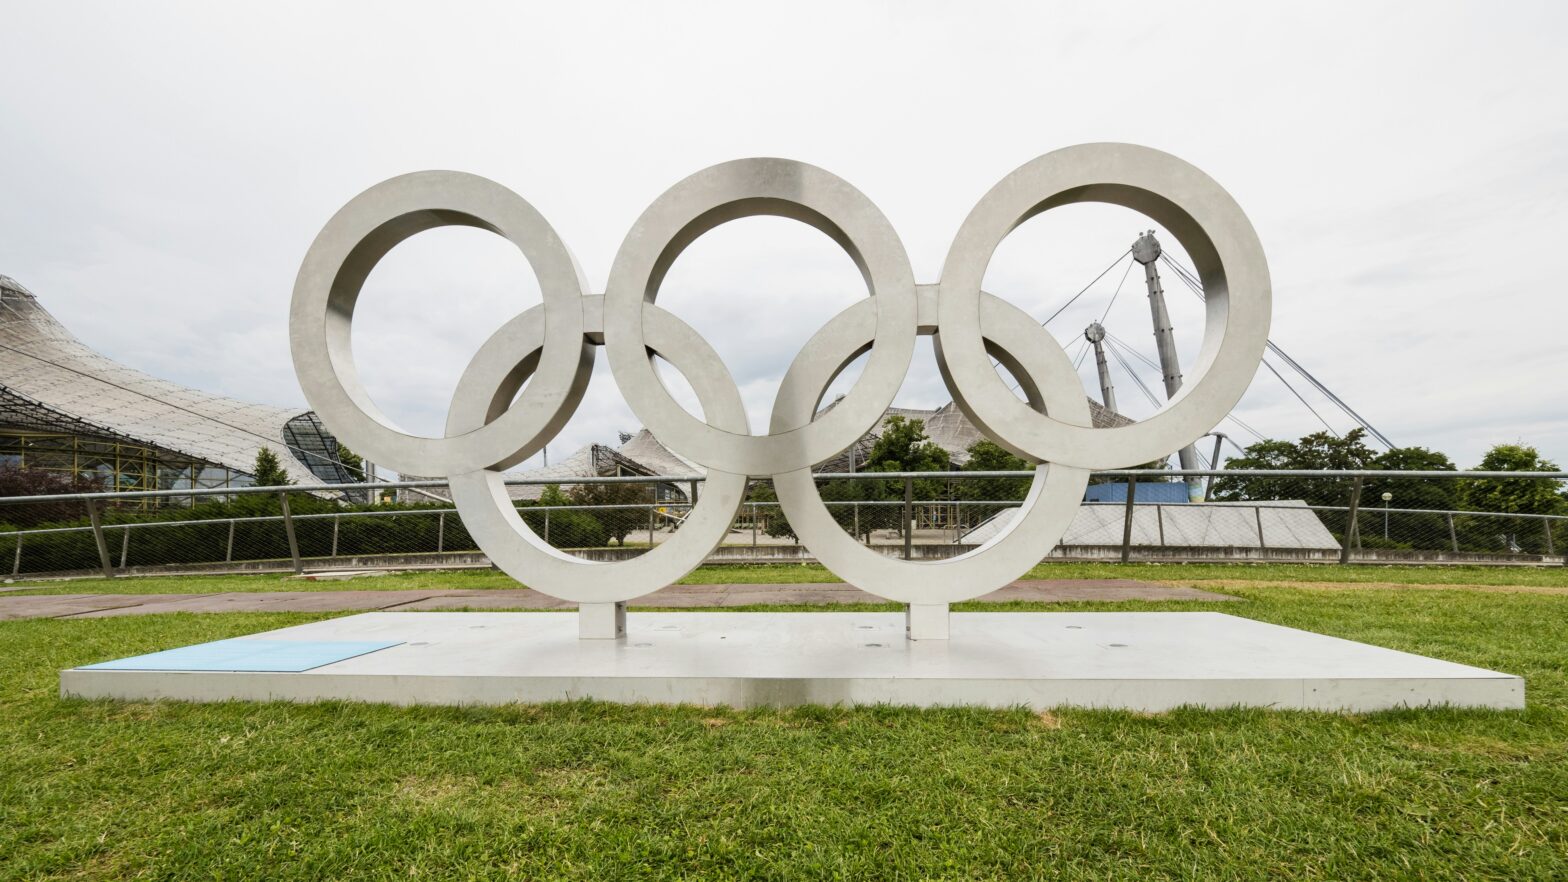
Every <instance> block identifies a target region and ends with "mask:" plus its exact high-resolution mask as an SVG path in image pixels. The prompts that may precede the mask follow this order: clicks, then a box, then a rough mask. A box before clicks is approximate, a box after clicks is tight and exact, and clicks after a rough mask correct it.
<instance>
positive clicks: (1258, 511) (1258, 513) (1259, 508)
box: [1252, 505, 1268, 548]
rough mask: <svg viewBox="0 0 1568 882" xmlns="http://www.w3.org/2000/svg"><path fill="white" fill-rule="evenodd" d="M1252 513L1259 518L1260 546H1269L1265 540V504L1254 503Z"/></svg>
mask: <svg viewBox="0 0 1568 882" xmlns="http://www.w3.org/2000/svg"><path fill="white" fill-rule="evenodd" d="M1252 514H1253V516H1254V517H1256V518H1257V521H1258V547H1259V548H1268V545H1267V544H1266V543H1264V541H1263V506H1261V505H1254V506H1253V507H1252Z"/></svg>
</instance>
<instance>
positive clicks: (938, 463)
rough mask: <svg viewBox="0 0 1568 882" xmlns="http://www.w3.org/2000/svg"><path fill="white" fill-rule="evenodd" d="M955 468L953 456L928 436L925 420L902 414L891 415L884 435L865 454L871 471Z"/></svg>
mask: <svg viewBox="0 0 1568 882" xmlns="http://www.w3.org/2000/svg"><path fill="white" fill-rule="evenodd" d="M952 467H953V460H952V457H950V456H948V454H947V451H946V450H944V449H943V448H942V447H941V445H939V444H937V443H936V442H935V441H932V440H930V438H928V437H927V436H926V424H925V421H924V420H915V419H909V418H908V417H904V416H901V415H894V416H891V417H888V420H887V423H886V424H885V425H884V426H883V427H882V434H880V435H879V436H877V440H876V443H874V444H872V445H871V453H869V454H867V456H866V466H865V469H864V470H865V471H868V472H945V471H947V470H948V469H950V468H952Z"/></svg>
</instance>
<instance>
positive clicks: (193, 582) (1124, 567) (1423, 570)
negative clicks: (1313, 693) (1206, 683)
mask: <svg viewBox="0 0 1568 882" xmlns="http://www.w3.org/2000/svg"><path fill="white" fill-rule="evenodd" d="M1025 578H1029V579H1141V580H1147V581H1156V582H1203V581H1212V580H1231V579H1239V580H1248V581H1277V582H1295V581H1304V582H1346V583H1384V582H1387V583H1396V584H1422V585H1516V586H1531V587H1545V588H1568V567H1561V566H1553V567H1487V566H1372V565H1356V566H1337V565H1328V564H1151V563H1129V564H1121V563H1068V562H1063V563H1044V564H1040V565H1039V566H1037V567H1035V568H1034V569H1033V570H1031V571H1030V572H1029V573H1028V574H1027V575H1026V576H1025ZM837 581H840V580H839V578H838V577H837V576H835V575H833V574H832V573H830V572H828V571H827V570H825V569H823V568H822V567H821V566H819V565H817V564H755V565H729V566H705V567H699V568H698V569H696V570H694V571H693V572H692V573H691V575H689V576H687V577H686V578H684V579H682V580H681V583H682V584H686V585H713V584H720V583H731V582H735V583H754V584H764V583H767V584H788V583H800V582H837ZM8 587H10V588H11V590H9V591H5V592H0V597H5V596H14V595H20V594H209V593H219V592H226V591H246V592H250V591H406V590H420V589H430V588H454V589H463V590H482V589H490V588H516V587H518V584H517V583H516V582H515V581H513V580H512V579H511V578H510V577H508V576H507V575H505V574H504V573H501V572H498V571H496V570H491V569H473V570H422V571H413V572H400V573H389V574H387V575H381V576H374V577H366V578H358V579H346V580H327V581H319V582H316V581H307V580H304V579H297V578H293V577H292V576H280V575H276V574H266V575H262V574H258V575H243V576H136V577H129V578H120V579H97V578H95V579H72V580H69V581H61V582H35V583H28V582H25V581H24V582H20V583H18V584H17V585H14V586H8Z"/></svg>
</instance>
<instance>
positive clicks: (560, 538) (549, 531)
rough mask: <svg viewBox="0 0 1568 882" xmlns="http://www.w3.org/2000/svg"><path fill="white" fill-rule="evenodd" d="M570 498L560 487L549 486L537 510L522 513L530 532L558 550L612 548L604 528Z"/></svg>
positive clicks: (535, 506)
mask: <svg viewBox="0 0 1568 882" xmlns="http://www.w3.org/2000/svg"><path fill="white" fill-rule="evenodd" d="M574 504H575V503H574V502H573V501H572V498H571V497H570V496H567V495H566V494H565V493H563V492H562V491H561V487H560V485H559V484H546V485H545V487H544V489H543V490H541V491H540V492H539V501H538V502H536V503H534V505H533V506H531V507H532V508H534V509H540V508H546V509H555V510H553V511H538V510H535V511H530V510H529V509H528V508H523V509H521V514H522V516H523V522H524V523H526V524H527V525H528V527H529V529H531V530H533V531H534V533H535V534H536V535H538V536H540V537H542V538H543V539H544V540H545V541H546V542H549V543H550V544H551V545H553V546H555V547H556V548H601V547H603V546H605V545H607V544H608V533H606V532H605V529H604V524H603V523H602V522H601V521H600V520H599V519H598V518H596V517H594V516H593V515H591V514H589V513H588V512H586V511H582V510H580V509H577V508H572V507H571V506H573V505H574Z"/></svg>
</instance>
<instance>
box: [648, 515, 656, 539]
mask: <svg viewBox="0 0 1568 882" xmlns="http://www.w3.org/2000/svg"><path fill="white" fill-rule="evenodd" d="M654 511H655V508H654V507H653V506H651V505H650V506H648V547H649V548H652V547H653V513H654Z"/></svg>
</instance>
